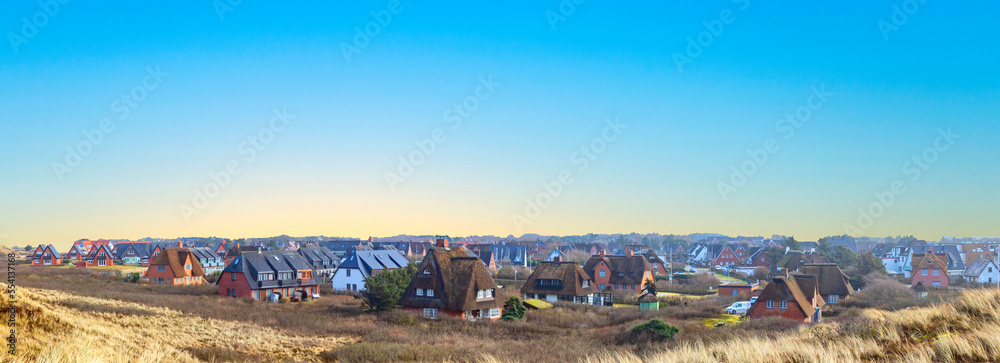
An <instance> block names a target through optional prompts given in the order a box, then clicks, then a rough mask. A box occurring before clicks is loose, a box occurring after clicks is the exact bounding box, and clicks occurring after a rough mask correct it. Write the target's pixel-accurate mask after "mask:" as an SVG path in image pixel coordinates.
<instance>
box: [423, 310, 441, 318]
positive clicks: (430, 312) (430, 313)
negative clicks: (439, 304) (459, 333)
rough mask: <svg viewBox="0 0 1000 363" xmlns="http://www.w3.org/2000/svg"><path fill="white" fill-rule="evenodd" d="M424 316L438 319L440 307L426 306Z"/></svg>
mask: <svg viewBox="0 0 1000 363" xmlns="http://www.w3.org/2000/svg"><path fill="white" fill-rule="evenodd" d="M424 317H425V318H427V319H437V317H438V309H432V308H424Z"/></svg>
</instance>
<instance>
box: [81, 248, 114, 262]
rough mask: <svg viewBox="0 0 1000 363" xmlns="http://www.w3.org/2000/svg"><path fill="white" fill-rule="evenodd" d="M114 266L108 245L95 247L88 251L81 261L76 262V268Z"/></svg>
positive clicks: (112, 254) (112, 255)
mask: <svg viewBox="0 0 1000 363" xmlns="http://www.w3.org/2000/svg"><path fill="white" fill-rule="evenodd" d="M114 264H115V254H114V253H113V252H111V245H110V244H101V245H95V246H94V248H92V249H91V250H90V253H88V254H87V256H85V257H84V258H83V260H82V261H80V262H77V263H76V266H77V267H91V266H114Z"/></svg>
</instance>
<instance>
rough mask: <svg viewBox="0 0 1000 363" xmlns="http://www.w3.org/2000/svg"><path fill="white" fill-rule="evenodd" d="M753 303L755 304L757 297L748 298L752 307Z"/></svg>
mask: <svg viewBox="0 0 1000 363" xmlns="http://www.w3.org/2000/svg"><path fill="white" fill-rule="evenodd" d="M755 302H757V296H754V297H751V298H750V305H753V304H754V303H755Z"/></svg>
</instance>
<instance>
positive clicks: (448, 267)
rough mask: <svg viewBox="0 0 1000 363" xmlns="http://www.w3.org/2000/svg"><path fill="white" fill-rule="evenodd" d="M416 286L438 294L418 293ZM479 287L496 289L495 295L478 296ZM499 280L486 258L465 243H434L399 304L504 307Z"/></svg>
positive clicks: (453, 308)
mask: <svg viewBox="0 0 1000 363" xmlns="http://www.w3.org/2000/svg"><path fill="white" fill-rule="evenodd" d="M416 289H424V290H433V291H434V296H433V297H429V296H426V295H427V294H426V293H425V294H424V296H417V295H416ZM479 290H493V297H492V298H484V299H479V298H477V296H476V294H477V292H478V291H479ZM496 290H497V284H496V282H494V281H493V277H491V276H490V272H489V271H488V270H487V269H486V265H483V262H482V260H480V259H479V257H478V256H477V255H476V254H474V253H472V252H471V251H469V250H467V249H465V247H461V246H458V247H452V248H447V247H434V248H432V249H430V251H428V252H427V255H426V256H424V260H423V261H422V262H421V263H420V267H419V268H418V269H417V274H416V276H414V277H413V280H411V281H410V285H409V286H407V287H406V291H405V292H403V297H402V298H401V299H400V300H399V304H400V305H402V306H404V307H412V308H434V309H440V310H451V311H468V310H480V309H489V308H495V307H500V306H501V305H503V303H502V302H501V301H499V300H497V298H496Z"/></svg>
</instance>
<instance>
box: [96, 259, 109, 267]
mask: <svg viewBox="0 0 1000 363" xmlns="http://www.w3.org/2000/svg"><path fill="white" fill-rule="evenodd" d="M107 264H108V260H98V261H97V265H98V266H106V265H107Z"/></svg>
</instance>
